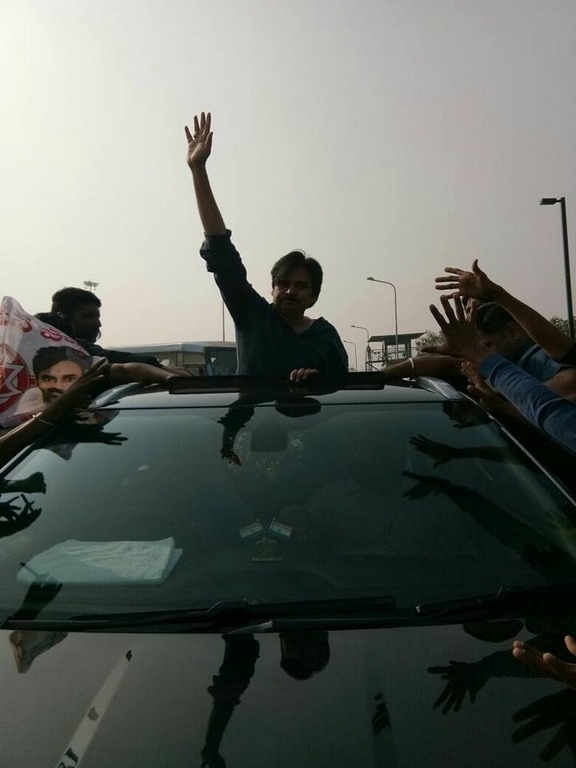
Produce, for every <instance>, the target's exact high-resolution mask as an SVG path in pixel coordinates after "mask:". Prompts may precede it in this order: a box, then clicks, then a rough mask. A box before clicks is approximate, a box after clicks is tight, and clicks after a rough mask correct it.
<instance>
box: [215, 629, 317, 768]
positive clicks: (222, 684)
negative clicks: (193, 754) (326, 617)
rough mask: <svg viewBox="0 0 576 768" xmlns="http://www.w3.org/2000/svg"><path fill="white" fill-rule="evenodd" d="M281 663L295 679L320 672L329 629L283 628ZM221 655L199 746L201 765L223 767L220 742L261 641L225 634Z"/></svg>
mask: <svg viewBox="0 0 576 768" xmlns="http://www.w3.org/2000/svg"><path fill="white" fill-rule="evenodd" d="M279 637H280V653H281V660H280V667H281V668H282V669H283V670H284V671H285V672H286V673H287V674H288V675H290V677H293V678H295V679H296V680H307V679H309V678H310V677H312V675H313V674H315V673H316V672H321V671H322V670H323V669H324V668H325V667H326V665H327V664H328V661H329V659H330V646H329V645H328V632H282V633H281V634H280V636H279ZM223 639H224V659H223V661H222V666H221V667H220V669H219V671H218V674H217V675H214V677H213V678H212V685H211V686H210V687H209V688H208V693H209V694H210V695H211V696H212V698H213V699H214V704H213V705H212V712H211V713H210V719H209V721H208V728H207V731H206V742H205V745H204V749H203V750H202V760H203V762H202V766H203V767H204V768H226V762H225V760H224V758H223V757H222V755H221V754H220V744H221V742H222V739H223V738H224V731H225V730H226V726H227V725H228V723H229V721H230V718H231V717H232V713H233V712H234V709H235V707H237V706H238V704H240V696H241V695H242V694H243V693H244V692H245V691H246V689H247V688H248V686H249V685H250V681H251V679H252V677H253V675H254V670H255V668H256V661H257V659H258V655H259V652H260V643H259V642H258V640H256V639H255V637H254V635H224V638H223Z"/></svg>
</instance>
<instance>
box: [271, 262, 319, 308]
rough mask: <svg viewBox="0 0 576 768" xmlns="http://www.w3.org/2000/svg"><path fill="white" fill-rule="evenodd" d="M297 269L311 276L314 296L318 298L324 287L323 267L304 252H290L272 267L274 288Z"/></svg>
mask: <svg viewBox="0 0 576 768" xmlns="http://www.w3.org/2000/svg"><path fill="white" fill-rule="evenodd" d="M295 269H305V270H306V272H308V274H309V275H310V282H311V284H312V295H313V296H314V298H317V297H318V296H319V295H320V288H321V287H322V277H323V274H322V267H321V266H320V264H319V263H318V262H317V261H316V259H313V258H312V257H311V256H306V254H305V253H304V251H290V253H287V254H286V256H282V258H281V259H278V261H277V262H276V264H274V266H273V267H272V286H275V285H278V282H279V281H280V280H283V279H284V278H285V277H287V276H288V275H289V274H290V272H294V270H295Z"/></svg>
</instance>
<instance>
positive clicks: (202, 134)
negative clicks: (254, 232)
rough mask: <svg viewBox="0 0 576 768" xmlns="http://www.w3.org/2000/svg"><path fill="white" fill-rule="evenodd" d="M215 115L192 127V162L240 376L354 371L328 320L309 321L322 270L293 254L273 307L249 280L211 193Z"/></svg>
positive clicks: (278, 271)
mask: <svg viewBox="0 0 576 768" xmlns="http://www.w3.org/2000/svg"><path fill="white" fill-rule="evenodd" d="M210 126H211V117H210V113H208V114H204V112H203V113H202V114H201V116H200V119H198V117H194V134H192V133H191V132H190V130H189V129H188V127H186V129H185V131H186V138H187V139H188V157H187V162H188V166H189V168H190V170H191V171H192V178H193V180H194V190H195V192H196V201H197V204H198V212H199V214H200V220H201V222H202V226H203V227H204V234H205V237H206V239H205V241H204V243H203V245H202V248H201V250H200V254H201V256H202V257H203V258H204V259H205V261H206V266H207V268H208V271H209V272H213V273H214V277H215V279H216V284H217V285H218V287H219V289H220V293H221V294H222V298H223V299H224V302H225V304H226V306H227V307H228V310H229V312H230V314H231V315H232V318H233V320H234V324H235V327H236V343H237V349H238V373H239V374H251V375H260V376H289V377H290V379H291V380H292V381H300V380H302V379H306V378H308V376H310V375H311V374H313V373H320V374H321V375H322V376H326V377H330V376H334V375H341V374H344V373H346V372H347V371H348V357H347V355H346V351H345V349H344V345H343V344H342V341H341V339H340V336H339V335H338V332H337V330H336V329H335V328H334V326H333V325H331V324H330V323H329V322H328V321H327V320H325V319H324V318H323V317H320V318H318V319H316V320H312V319H311V318H309V317H307V316H306V315H305V312H306V310H307V309H309V308H310V307H312V306H313V305H314V304H315V303H316V300H317V299H318V295H319V293H320V288H321V285H322V267H321V266H320V264H319V263H318V262H317V261H316V260H315V259H312V258H310V257H307V256H306V255H305V254H304V253H302V252H301V251H291V252H290V253H288V254H286V256H283V257H282V258H281V259H279V260H278V261H277V262H276V263H275V264H274V266H273V267H272V303H269V302H268V301H267V300H266V299H265V298H264V297H262V296H260V295H259V294H258V293H257V292H256V291H255V290H254V288H252V286H251V285H250V283H249V282H248V281H247V279H246V269H245V267H244V265H243V264H242V260H241V259H240V254H239V253H238V251H237V250H236V248H235V247H234V246H233V245H232V243H231V241H230V234H231V233H230V230H229V229H227V228H226V225H225V224H224V220H223V218H222V215H221V214H220V211H219V209H218V205H217V204H216V200H215V199H214V195H213V194H212V189H211V187H210V182H209V179H208V174H207V172H206V161H207V160H208V158H209V156H210V152H211V149H212V131H211V130H210Z"/></svg>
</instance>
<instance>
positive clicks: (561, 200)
mask: <svg viewBox="0 0 576 768" xmlns="http://www.w3.org/2000/svg"><path fill="white" fill-rule="evenodd" d="M556 203H560V211H561V214H562V244H563V247H564V282H565V283H566V307H567V311H568V331H569V333H570V337H571V338H572V339H573V338H574V310H573V307H572V281H571V279H570V254H569V252H568V224H567V222H566V198H565V197H543V198H542V199H541V200H540V205H555V204H556Z"/></svg>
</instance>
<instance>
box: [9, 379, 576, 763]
mask: <svg viewBox="0 0 576 768" xmlns="http://www.w3.org/2000/svg"><path fill="white" fill-rule="evenodd" d="M0 490H1V499H0V504H1V507H0V510H1V514H0V576H1V580H0V591H1V598H0V607H1V613H0V617H1V619H0V620H1V629H0V675H1V680H2V686H1V689H0V707H1V711H2V718H1V721H0V722H1V725H0V733H1V737H2V760H3V763H4V764H5V765H7V766H12V765H22V766H30V767H32V766H33V767H34V768H39V767H40V766H58V768H72V767H76V766H82V768H102V766H106V768H158V767H159V766H162V768H176V767H178V768H180V767H181V766H188V765H189V766H194V765H199V766H204V767H205V768H224V767H225V766H228V768H263V767H264V766H275V767H279V768H280V767H281V766H290V768H304V767H305V768H310V767H311V766H314V767H315V768H350V766H374V767H376V766H378V767H381V768H384V767H385V768H393V767H394V766H402V767H409V768H414V767H415V766H426V768H440V766H442V768H444V767H445V766H452V765H453V766H460V765H466V766H482V768H486V767H487V766H490V767H492V766H506V768H528V767H529V766H538V765H541V764H543V762H548V761H549V762H550V764H551V765H554V766H557V768H563V766H568V765H573V764H574V756H575V745H576V691H574V690H572V689H571V688H568V687H566V686H565V685H562V684H560V683H558V682H556V681H553V680H551V679H548V678H546V677H543V676H541V675H538V674H537V673H536V672H534V671H532V670H531V669H529V668H528V667H526V666H524V665H522V664H521V663H520V662H518V661H517V660H516V659H515V658H514V657H513V655H512V653H511V648H512V641H513V639H514V638H516V637H519V638H523V639H524V640H528V641H529V642H531V643H533V644H534V645H535V646H536V647H538V648H540V649H545V650H550V651H553V652H554V653H555V654H557V655H558V656H560V657H561V658H567V659H570V656H569V655H566V654H567V652H566V650H565V649H564V643H563V638H564V635H565V634H567V633H570V632H574V631H575V629H576V628H575V622H574V615H573V604H574V584H575V583H576V562H575V560H576V528H575V519H576V504H575V501H574V498H573V497H572V495H571V494H570V493H569V492H568V491H567V490H566V488H564V487H563V486H562V485H560V484H558V483H557V482H556V481H555V480H554V479H553V477H552V476H551V475H550V474H549V473H547V472H546V470H545V469H544V468H543V467H542V466H541V465H540V464H539V463H537V462H535V461H534V460H533V458H532V457H531V456H530V454H528V453H527V452H526V451H525V450H524V449H523V448H522V446H521V445H520V444H519V443H517V442H516V441H515V440H514V439H513V438H512V437H511V436H510V435H509V434H508V432H507V431H506V430H504V429H503V428H502V427H501V426H500V425H499V424H498V423H497V422H496V421H495V420H494V419H493V418H491V417H490V416H489V415H488V414H487V413H486V412H485V411H484V410H483V409H482V408H481V407H480V406H479V405H477V404H476V403H474V402H473V401H472V400H471V399H469V398H468V397H467V396H466V395H462V394H460V393H458V392H457V391H456V390H454V389H453V388H452V387H451V386H449V385H448V384H446V383H444V382H441V381H437V380H432V379H419V380H417V381H415V382H406V381H402V382H398V383H397V384H394V385H386V386H382V384H381V378H380V377H379V376H378V375H376V376H375V375H373V374H349V375H348V376H347V377H344V378H342V379H340V380H338V381H332V382H325V381H319V382H318V383H314V380H313V379H310V380H308V381H306V382H302V383H300V384H290V383H287V382H284V381H280V380H255V379H251V378H250V377H218V376H215V377H205V378H202V377H198V378H188V379H176V378H175V379H172V380H171V381H170V382H169V385H168V388H167V389H163V388H161V387H158V386H152V387H141V386H140V385H127V386H125V387H121V388H117V389H115V390H110V391H109V392H107V393H104V394H103V395H101V396H100V397H99V398H98V399H97V400H96V401H95V402H94V404H93V405H92V407H91V408H90V409H88V411H85V412H83V413H81V414H79V415H78V418H77V420H76V421H71V422H69V423H67V424H62V425H61V426H58V427H56V428H54V429H53V430H52V431H50V432H49V433H48V434H47V435H46V436H45V437H44V438H42V439H40V440H38V441H37V442H36V443H34V444H32V445H30V446H29V447H28V448H27V449H25V450H24V451H22V452H21V453H20V454H19V455H18V456H17V457H15V458H14V459H13V460H12V461H11V462H10V463H9V464H8V465H7V466H5V467H4V468H3V470H2V475H1V488H0Z"/></svg>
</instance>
